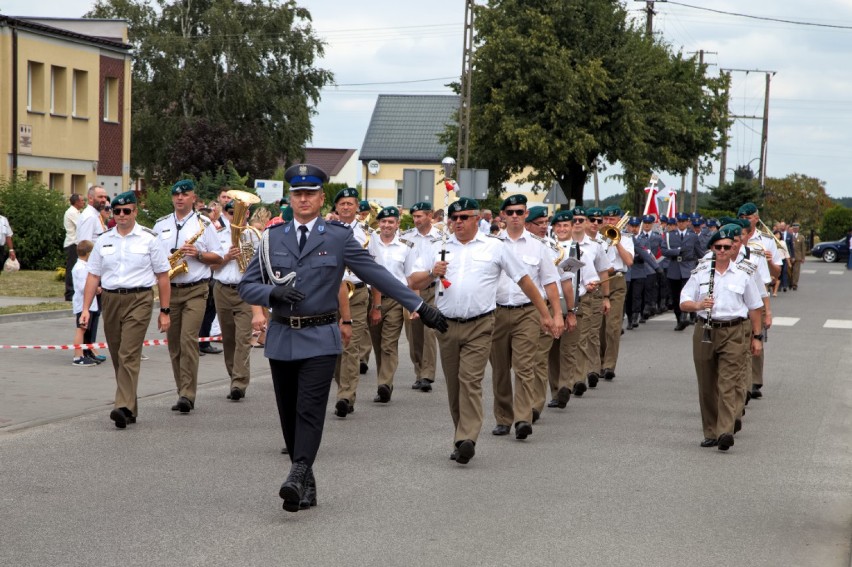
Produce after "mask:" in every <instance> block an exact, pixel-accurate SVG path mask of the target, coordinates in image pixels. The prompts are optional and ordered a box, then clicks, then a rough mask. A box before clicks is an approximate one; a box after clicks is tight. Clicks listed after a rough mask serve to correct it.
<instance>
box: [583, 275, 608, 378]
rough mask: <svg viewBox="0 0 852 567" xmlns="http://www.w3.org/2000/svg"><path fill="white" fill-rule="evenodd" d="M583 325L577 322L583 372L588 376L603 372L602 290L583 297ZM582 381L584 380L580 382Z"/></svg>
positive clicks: (584, 375)
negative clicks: (582, 358)
mask: <svg viewBox="0 0 852 567" xmlns="http://www.w3.org/2000/svg"><path fill="white" fill-rule="evenodd" d="M582 309H583V317H582V319H583V324H582V326H581V325H580V320H579V318H578V320H577V326H578V328H579V329H580V333H581V334H580V347H581V352H582V353H583V357H584V360H583V363H582V364H581V367H582V368H581V372H583V379H585V377H586V376H588V375H589V374H591V373H592V372H594V373H596V374H597V373H600V371H601V325H602V324H603V293H602V292H601V290H600V288H598V289H597V290H595V292H594V293H587V294H586V295H584V296H583V307H582ZM578 381H582V380H578Z"/></svg>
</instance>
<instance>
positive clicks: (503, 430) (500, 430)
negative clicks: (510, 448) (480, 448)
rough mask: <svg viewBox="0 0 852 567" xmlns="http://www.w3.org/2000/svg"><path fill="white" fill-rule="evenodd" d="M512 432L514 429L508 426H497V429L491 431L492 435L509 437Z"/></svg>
mask: <svg viewBox="0 0 852 567" xmlns="http://www.w3.org/2000/svg"><path fill="white" fill-rule="evenodd" d="M511 432H512V428H511V427H510V426H508V425H501V424H497V427H495V428H494V429H492V430H491V435H508V434H509V433H511Z"/></svg>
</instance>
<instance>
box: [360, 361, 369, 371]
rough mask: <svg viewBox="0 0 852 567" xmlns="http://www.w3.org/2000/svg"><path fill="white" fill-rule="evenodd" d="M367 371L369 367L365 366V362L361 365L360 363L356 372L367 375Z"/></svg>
mask: <svg viewBox="0 0 852 567" xmlns="http://www.w3.org/2000/svg"><path fill="white" fill-rule="evenodd" d="M369 369H370V367H369V366H367V363H366V362H362V363H360V365H359V366H358V372H360V373H361V374H366V373H367V370H369Z"/></svg>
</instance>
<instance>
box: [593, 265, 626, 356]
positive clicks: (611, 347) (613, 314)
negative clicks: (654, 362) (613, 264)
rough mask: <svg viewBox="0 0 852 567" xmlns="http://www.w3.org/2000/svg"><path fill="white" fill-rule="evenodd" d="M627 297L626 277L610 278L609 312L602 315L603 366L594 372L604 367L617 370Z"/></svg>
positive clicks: (601, 354) (601, 353) (601, 352)
mask: <svg viewBox="0 0 852 567" xmlns="http://www.w3.org/2000/svg"><path fill="white" fill-rule="evenodd" d="M626 298H627V282H625V281H624V277H623V276H621V277H617V278H613V279H611V280H609V304H610V310H609V313H608V314H606V315H603V310H601V316H602V317H603V323H602V324H601V332H600V341H601V351H600V357H601V367H600V368H598V369H597V370H592V372H600V371H601V370H602V369H604V368H608V369H610V370H615V365H616V364H617V363H618V349H619V347H620V346H621V325H622V321H623V319H624V300H625V299H626Z"/></svg>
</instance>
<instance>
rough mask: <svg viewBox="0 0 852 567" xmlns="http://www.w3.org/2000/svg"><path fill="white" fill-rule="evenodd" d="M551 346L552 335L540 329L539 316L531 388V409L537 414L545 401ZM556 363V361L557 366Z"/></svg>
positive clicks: (542, 408)
mask: <svg viewBox="0 0 852 567" xmlns="http://www.w3.org/2000/svg"><path fill="white" fill-rule="evenodd" d="M551 315H552V313H551ZM552 348H553V336H552V335H548V334H547V333H545V332H544V331H542V330H541V318H539V328H538V351H537V352H536V355H535V383H534V388H533V409H535V410H536V411H538V413H539V414H541V412H542V411H544V404H545V403H547V382H548V378H549V369H548V365H549V362H550V351H551V350H552ZM558 364H559V363H558V362H557V367H558Z"/></svg>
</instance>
